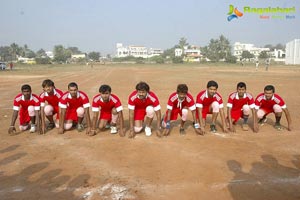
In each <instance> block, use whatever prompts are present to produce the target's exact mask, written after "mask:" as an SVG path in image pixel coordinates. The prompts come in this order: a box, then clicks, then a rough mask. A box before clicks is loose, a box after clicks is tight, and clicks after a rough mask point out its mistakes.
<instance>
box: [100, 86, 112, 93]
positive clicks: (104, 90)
mask: <svg viewBox="0 0 300 200" xmlns="http://www.w3.org/2000/svg"><path fill="white" fill-rule="evenodd" d="M99 92H100V93H105V92H109V93H111V87H110V86H109V85H105V84H104V85H101V86H100V87H99Z"/></svg>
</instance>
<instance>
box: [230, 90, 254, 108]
mask: <svg viewBox="0 0 300 200" xmlns="http://www.w3.org/2000/svg"><path fill="white" fill-rule="evenodd" d="M245 104H246V105H249V107H250V108H254V99H253V96H252V95H251V94H250V93H247V92H245V93H244V96H243V98H239V95H238V93H237V92H233V93H231V94H230V95H229V97H228V101H227V107H228V108H231V110H232V111H237V110H239V111H240V110H242V108H243V106H244V105H245Z"/></svg>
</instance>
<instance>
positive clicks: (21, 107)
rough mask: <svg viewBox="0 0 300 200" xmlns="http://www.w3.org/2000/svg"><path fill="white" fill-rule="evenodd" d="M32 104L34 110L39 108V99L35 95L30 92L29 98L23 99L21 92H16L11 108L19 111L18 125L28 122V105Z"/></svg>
mask: <svg viewBox="0 0 300 200" xmlns="http://www.w3.org/2000/svg"><path fill="white" fill-rule="evenodd" d="M29 106H34V110H40V99H39V97H38V96H37V95H35V94H31V96H30V99H28V100H25V98H24V95H23V94H18V95H17V96H16V97H15V98H14V106H13V110H16V111H19V120H20V125H23V124H24V123H29V122H30V117H29V114H28V107H29Z"/></svg>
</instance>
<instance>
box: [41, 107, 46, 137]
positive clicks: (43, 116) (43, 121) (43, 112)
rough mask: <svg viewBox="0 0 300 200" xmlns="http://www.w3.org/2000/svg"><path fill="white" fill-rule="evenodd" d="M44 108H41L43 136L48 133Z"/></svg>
mask: <svg viewBox="0 0 300 200" xmlns="http://www.w3.org/2000/svg"><path fill="white" fill-rule="evenodd" d="M44 108H45V107H44V106H41V131H42V134H45V132H46V123H45V117H46V115H45V110H44Z"/></svg>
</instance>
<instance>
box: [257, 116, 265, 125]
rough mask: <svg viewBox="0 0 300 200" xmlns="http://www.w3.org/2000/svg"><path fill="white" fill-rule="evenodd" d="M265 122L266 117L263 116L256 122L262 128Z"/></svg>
mask: <svg viewBox="0 0 300 200" xmlns="http://www.w3.org/2000/svg"><path fill="white" fill-rule="evenodd" d="M266 122H267V118H266V116H264V117H263V118H261V119H260V120H259V121H258V124H259V125H261V126H263V125H264V124H265V123H266Z"/></svg>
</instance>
